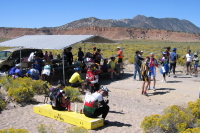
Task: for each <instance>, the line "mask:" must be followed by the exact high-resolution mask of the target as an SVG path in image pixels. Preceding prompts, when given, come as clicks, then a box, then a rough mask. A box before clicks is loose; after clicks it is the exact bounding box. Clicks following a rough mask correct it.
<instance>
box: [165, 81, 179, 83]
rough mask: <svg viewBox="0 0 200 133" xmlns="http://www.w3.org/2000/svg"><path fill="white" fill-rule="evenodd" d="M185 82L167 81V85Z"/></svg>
mask: <svg viewBox="0 0 200 133" xmlns="http://www.w3.org/2000/svg"><path fill="white" fill-rule="evenodd" d="M181 82H183V81H167V83H181Z"/></svg>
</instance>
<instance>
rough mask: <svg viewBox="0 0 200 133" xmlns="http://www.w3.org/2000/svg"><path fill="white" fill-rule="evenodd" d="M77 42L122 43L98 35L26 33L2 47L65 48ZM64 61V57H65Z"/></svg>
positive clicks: (3, 43) (3, 44)
mask: <svg viewBox="0 0 200 133" xmlns="http://www.w3.org/2000/svg"><path fill="white" fill-rule="evenodd" d="M77 43H84V47H85V44H87V43H120V42H116V41H113V40H111V39H107V38H104V37H101V36H96V35H25V36H21V37H18V38H14V39H11V40H7V41H4V42H0V46H1V47H22V48H37V49H58V50H61V49H65V48H68V47H70V46H72V45H74V44H77ZM63 61H64V59H63ZM63 80H64V82H65V71H64V63H63Z"/></svg>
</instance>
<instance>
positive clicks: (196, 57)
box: [193, 53, 199, 77]
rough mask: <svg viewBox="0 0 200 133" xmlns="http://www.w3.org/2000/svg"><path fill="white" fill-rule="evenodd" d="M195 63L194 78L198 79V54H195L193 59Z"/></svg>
mask: <svg viewBox="0 0 200 133" xmlns="http://www.w3.org/2000/svg"><path fill="white" fill-rule="evenodd" d="M193 61H194V74H195V75H194V77H197V76H198V69H197V68H198V66H199V57H198V54H197V53H194V58H193Z"/></svg>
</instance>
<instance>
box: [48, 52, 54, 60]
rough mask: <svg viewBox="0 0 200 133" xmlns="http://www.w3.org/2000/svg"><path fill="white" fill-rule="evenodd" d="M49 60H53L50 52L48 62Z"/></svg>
mask: <svg viewBox="0 0 200 133" xmlns="http://www.w3.org/2000/svg"><path fill="white" fill-rule="evenodd" d="M51 60H53V54H52V52H51V51H50V52H49V61H51Z"/></svg>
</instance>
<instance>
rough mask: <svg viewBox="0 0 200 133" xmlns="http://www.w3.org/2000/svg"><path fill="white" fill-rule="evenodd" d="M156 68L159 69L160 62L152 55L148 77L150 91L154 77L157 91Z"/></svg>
mask: <svg viewBox="0 0 200 133" xmlns="http://www.w3.org/2000/svg"><path fill="white" fill-rule="evenodd" d="M156 67H158V62H157V60H156V59H155V58H154V53H151V54H150V61H149V71H148V77H149V89H150V84H151V77H153V90H154V91H156V89H155V85H156Z"/></svg>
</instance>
